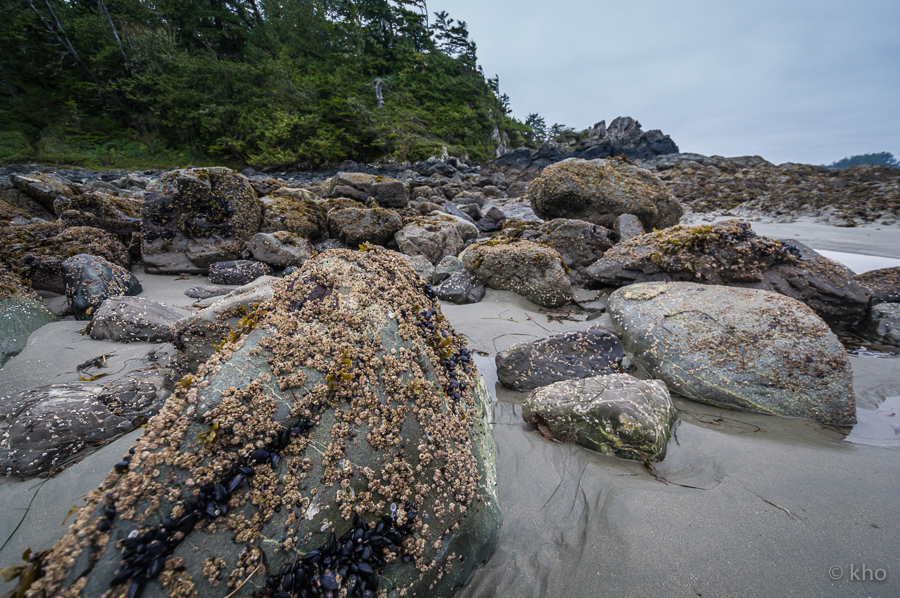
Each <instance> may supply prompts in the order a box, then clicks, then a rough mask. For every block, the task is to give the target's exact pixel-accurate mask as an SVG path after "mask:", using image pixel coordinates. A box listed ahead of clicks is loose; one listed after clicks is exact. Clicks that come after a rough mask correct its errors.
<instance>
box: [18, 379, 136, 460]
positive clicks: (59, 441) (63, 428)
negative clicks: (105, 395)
mask: <svg viewBox="0 0 900 598" xmlns="http://www.w3.org/2000/svg"><path fill="white" fill-rule="evenodd" d="M101 392H102V387H100V386H98V385H94V384H78V383H73V384H54V385H51V386H42V387H39V388H34V389H31V390H27V391H25V392H21V393H17V394H14V395H11V396H6V397H3V401H2V402H0V405H2V407H0V423H2V424H4V428H5V429H4V433H3V436H2V438H0V474H2V475H18V476H25V477H31V476H35V475H38V474H40V473H42V472H44V471H47V470H50V469H53V468H54V467H56V466H58V465H62V464H63V463H64V462H65V461H66V460H67V459H68V458H69V457H71V456H72V455H74V454H76V453H78V452H79V451H81V450H83V449H85V448H87V447H89V446H92V445H94V446H96V445H97V444H101V443H104V442H109V441H110V440H112V439H114V438H117V437H118V436H121V435H122V434H125V433H127V432H129V431H131V430H132V429H134V425H133V424H132V423H131V422H130V421H129V420H128V419H127V418H125V417H121V416H118V415H116V414H114V413H112V412H111V411H110V410H109V409H107V408H106V407H105V406H104V405H103V403H101V402H100V401H99V400H98V399H97V396H98V395H99V394H100V393H101Z"/></svg>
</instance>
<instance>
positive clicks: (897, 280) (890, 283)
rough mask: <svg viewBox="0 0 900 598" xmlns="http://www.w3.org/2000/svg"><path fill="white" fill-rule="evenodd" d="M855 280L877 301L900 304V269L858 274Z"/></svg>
mask: <svg viewBox="0 0 900 598" xmlns="http://www.w3.org/2000/svg"><path fill="white" fill-rule="evenodd" d="M853 280H855V281H856V282H858V283H859V284H860V285H862V287H863V288H864V289H866V290H867V291H868V292H869V293H870V294H871V295H872V298H873V299H875V300H876V301H886V302H888V303H898V302H900V267H896V266H895V267H893V268H879V269H878V270H870V271H868V272H863V273H862V274H856V275H855V276H854V277H853Z"/></svg>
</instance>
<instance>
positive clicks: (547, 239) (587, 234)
mask: <svg viewBox="0 0 900 598" xmlns="http://www.w3.org/2000/svg"><path fill="white" fill-rule="evenodd" d="M522 238H523V239H530V240H532V241H536V242H539V243H541V244H543V245H547V246H549V247H552V248H553V249H555V250H556V251H557V252H558V253H559V255H560V256H561V257H562V259H563V263H564V264H565V265H566V267H567V268H569V269H570V270H575V271H578V270H582V269H584V268H586V267H588V266H590V265H591V264H593V263H594V262H595V261H597V260H598V259H600V258H601V257H602V256H603V254H604V253H605V252H606V251H607V250H608V249H609V248H610V247H612V246H613V245H614V241H613V231H611V230H610V229H608V228H604V227H602V226H599V225H597V224H591V223H590V222H585V221H584V220H572V219H568V218H554V219H553V220H549V221H547V222H544V223H542V224H541V225H540V226H538V227H536V228H535V229H533V230H526V231H525V232H524V233H523V234H522Z"/></svg>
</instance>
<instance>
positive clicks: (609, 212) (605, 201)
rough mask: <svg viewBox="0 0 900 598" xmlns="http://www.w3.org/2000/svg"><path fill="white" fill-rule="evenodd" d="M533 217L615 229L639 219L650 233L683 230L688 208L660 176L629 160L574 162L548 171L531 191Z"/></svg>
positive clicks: (533, 183)
mask: <svg viewBox="0 0 900 598" xmlns="http://www.w3.org/2000/svg"><path fill="white" fill-rule="evenodd" d="M528 199H529V200H530V201H531V208H532V209H533V210H534V213H535V214H537V215H538V216H540V217H541V218H543V219H545V220H550V219H552V218H574V219H576V220H586V221H588V222H593V223H594V224H599V225H600V226H605V227H606V228H612V227H613V224H614V223H615V221H616V218H617V217H618V216H620V215H622V214H634V215H635V216H637V217H638V218H639V219H640V221H641V223H642V224H643V225H644V227H645V228H647V229H653V228H666V227H668V226H674V225H675V224H678V220H679V219H680V218H681V216H682V214H684V208H683V207H682V206H681V204H680V203H678V200H677V199H675V197H674V196H673V195H672V192H671V191H669V190H668V189H666V186H665V185H664V184H663V183H662V181H660V180H659V177H657V176H656V175H655V174H653V173H651V172H649V171H646V170H644V169H643V168H638V167H637V166H634V165H633V164H629V163H628V162H627V161H625V160H619V159H610V160H580V159H577V158H569V159H568V160H563V161H562V162H558V163H556V164H553V165H551V166H548V167H547V168H545V169H544V172H542V173H541V176H539V177H538V178H537V179H535V180H534V181H532V182H531V184H530V185H529V186H528Z"/></svg>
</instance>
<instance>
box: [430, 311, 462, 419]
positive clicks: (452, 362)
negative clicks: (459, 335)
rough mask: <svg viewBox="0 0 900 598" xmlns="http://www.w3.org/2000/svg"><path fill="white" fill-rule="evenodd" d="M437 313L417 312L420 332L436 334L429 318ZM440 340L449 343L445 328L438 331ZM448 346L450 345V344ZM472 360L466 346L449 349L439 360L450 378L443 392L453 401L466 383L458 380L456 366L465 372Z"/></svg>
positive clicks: (459, 397) (459, 395) (458, 396)
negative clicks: (446, 354) (447, 355)
mask: <svg viewBox="0 0 900 598" xmlns="http://www.w3.org/2000/svg"><path fill="white" fill-rule="evenodd" d="M436 313H437V310H435V309H428V310H423V311H421V312H419V321H418V323H417V324H416V326H418V327H419V328H420V329H421V330H422V332H424V333H425V334H429V333H434V334H436V333H437V331H436V328H435V325H434V323H433V322H431V319H432V318H433V317H434V315H435V314H436ZM440 335H441V336H440V340H438V343H439V345H441V346H443V345H444V344H445V343H449V340H448V339H450V334H449V333H448V332H447V331H446V330H441V332H440ZM449 346H451V347H452V344H450V345H449ZM471 362H472V353H471V352H470V351H469V349H468V347H460V348H459V349H456V350H455V351H451V353H450V356H449V357H446V358H444V359H443V360H442V361H441V366H442V367H443V368H444V371H446V372H447V377H448V378H449V379H450V383H449V384H448V385H447V388H445V389H444V392H445V393H447V396H449V397H450V398H451V399H452V400H453V402H456V401H459V400H460V399H461V398H462V393H463V392H465V390H466V388H467V385H466V383H465V382H464V381H461V380H459V374H458V369H457V368H462V370H463V371H465V372H466V373H468V372H469V364H470V363H471Z"/></svg>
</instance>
